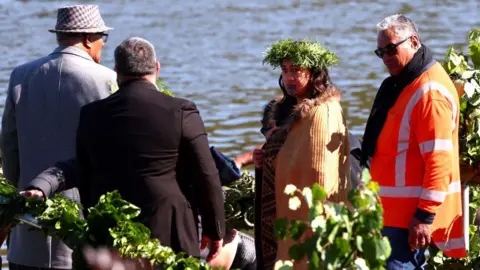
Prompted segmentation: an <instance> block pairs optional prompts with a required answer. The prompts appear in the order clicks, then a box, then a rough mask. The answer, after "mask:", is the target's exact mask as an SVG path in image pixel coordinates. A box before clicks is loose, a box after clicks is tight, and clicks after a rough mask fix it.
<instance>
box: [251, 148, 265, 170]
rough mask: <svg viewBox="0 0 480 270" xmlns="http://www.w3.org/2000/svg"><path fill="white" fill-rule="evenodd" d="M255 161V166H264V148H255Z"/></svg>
mask: <svg viewBox="0 0 480 270" xmlns="http://www.w3.org/2000/svg"><path fill="white" fill-rule="evenodd" d="M253 162H255V168H262V167H263V149H255V150H253Z"/></svg>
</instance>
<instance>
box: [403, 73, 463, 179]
mask: <svg viewBox="0 0 480 270" xmlns="http://www.w3.org/2000/svg"><path fill="white" fill-rule="evenodd" d="M432 90H433V91H439V92H440V93H441V94H442V95H443V96H445V98H446V99H447V100H448V102H449V103H450V105H451V106H452V131H453V130H454V129H455V126H456V125H455V122H456V119H457V105H456V104H455V100H454V99H453V96H452V94H450V92H449V91H448V89H447V88H446V87H445V86H443V85H442V84H440V83H437V82H427V83H425V84H423V85H422V86H421V87H420V88H419V89H418V90H417V91H415V93H414V94H413V95H412V97H411V98H410V100H409V101H408V103H407V107H406V108H405V111H404V113H403V116H402V122H401V123H400V129H399V133H398V146H397V157H396V161H395V186H397V187H402V186H405V171H406V168H405V167H406V164H407V150H408V143H409V140H410V119H411V117H412V111H413V108H415V105H417V103H418V102H419V101H420V100H421V99H422V97H423V95H425V94H426V93H428V92H430V91H432Z"/></svg>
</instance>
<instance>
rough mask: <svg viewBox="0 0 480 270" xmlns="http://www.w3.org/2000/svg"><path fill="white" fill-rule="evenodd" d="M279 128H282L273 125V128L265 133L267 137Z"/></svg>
mask: <svg viewBox="0 0 480 270" xmlns="http://www.w3.org/2000/svg"><path fill="white" fill-rule="evenodd" d="M279 129H280V128H279V127H277V126H274V127H272V128H271V129H270V130H269V131H268V132H267V134H265V139H267V140H268V138H270V136H272V135H273V133H275V132H277V131H278V130H279Z"/></svg>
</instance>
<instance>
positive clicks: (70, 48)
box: [50, 46, 93, 62]
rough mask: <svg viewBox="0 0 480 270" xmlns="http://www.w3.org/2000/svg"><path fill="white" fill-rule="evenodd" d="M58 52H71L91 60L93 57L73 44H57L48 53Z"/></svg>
mask: <svg viewBox="0 0 480 270" xmlns="http://www.w3.org/2000/svg"><path fill="white" fill-rule="evenodd" d="M58 53H64V54H73V55H76V56H79V57H82V58H85V59H87V60H89V61H92V62H93V58H92V57H91V56H90V55H88V53H86V52H85V51H83V50H82V49H80V48H77V47H75V46H59V47H57V48H56V49H55V50H54V51H53V52H52V53H51V54H50V55H52V54H58Z"/></svg>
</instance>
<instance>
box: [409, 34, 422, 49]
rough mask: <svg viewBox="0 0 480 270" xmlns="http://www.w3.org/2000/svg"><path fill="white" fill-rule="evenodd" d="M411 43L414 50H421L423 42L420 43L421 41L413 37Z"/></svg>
mask: <svg viewBox="0 0 480 270" xmlns="http://www.w3.org/2000/svg"><path fill="white" fill-rule="evenodd" d="M411 41H412V47H413V48H414V49H418V48H420V45H421V42H420V39H419V38H418V37H417V36H412V37H411Z"/></svg>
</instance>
